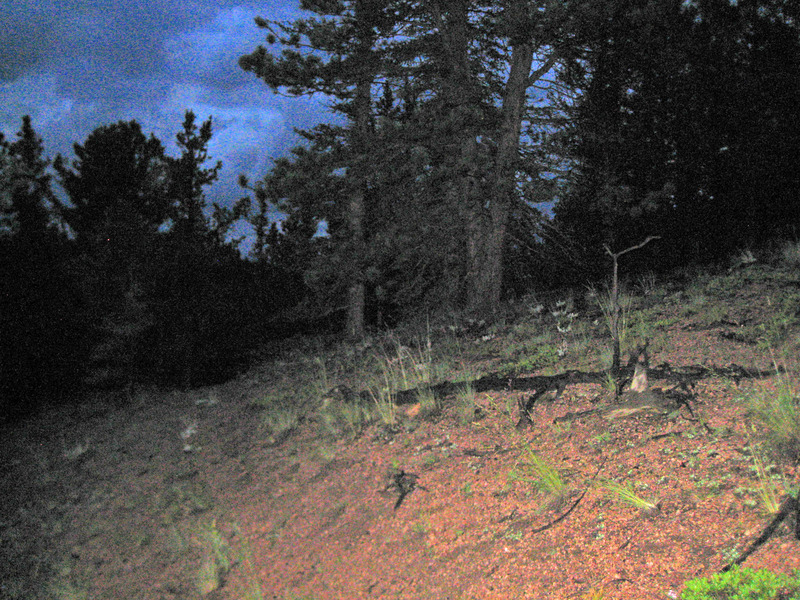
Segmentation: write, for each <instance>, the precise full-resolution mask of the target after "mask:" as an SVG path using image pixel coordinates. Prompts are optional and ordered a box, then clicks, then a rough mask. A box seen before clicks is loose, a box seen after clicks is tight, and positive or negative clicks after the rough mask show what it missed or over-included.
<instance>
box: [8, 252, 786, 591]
mask: <svg viewBox="0 0 800 600" xmlns="http://www.w3.org/2000/svg"><path fill="white" fill-rule="evenodd" d="M602 294H603V292H602V291H595V292H591V291H588V290H573V291H572V292H571V293H564V294H561V295H558V294H554V295H553V296H552V297H547V298H544V297H543V298H533V297H532V298H529V299H526V300H525V301H523V302H518V303H517V304H516V305H514V306H509V307H507V308H506V309H505V310H506V312H505V316H504V318H502V319H500V320H499V321H498V322H497V323H495V324H493V325H491V326H487V325H485V324H483V323H480V322H469V321H463V320H458V319H456V318H453V319H452V321H451V322H448V321H440V322H437V323H430V322H425V323H422V324H421V325H418V326H417V327H411V326H409V327H407V328H405V329H403V330H398V331H395V332H392V333H391V334H390V335H382V336H379V337H376V338H374V339H372V340H370V341H369V342H367V343H365V344H362V345H361V346H358V347H347V346H343V345H337V344H334V343H331V342H329V341H324V340H314V341H309V340H302V341H298V342H296V343H293V344H292V345H291V348H289V347H287V349H286V351H285V352H284V354H283V356H282V357H281V359H280V360H278V361H274V362H271V363H264V364H263V365H261V366H259V367H258V368H254V369H252V370H251V371H250V372H248V373H247V374H245V375H242V376H241V377H240V378H238V379H237V380H235V381H232V382H230V383H229V384H227V385H224V386H219V387H217V388H214V389H204V390H194V391H192V392H187V393H171V394H158V393H155V392H153V393H150V394H145V393H142V394H140V395H139V396H138V397H137V398H136V400H135V402H134V403H133V404H131V405H128V406H113V405H103V404H102V403H97V402H95V403H92V404H86V405H84V406H82V407H78V408H73V409H62V410H56V409H53V410H50V411H48V412H47V413H46V414H45V415H43V416H42V417H40V418H37V419H35V420H31V421H29V422H26V423H23V424H18V425H17V426H15V427H13V428H9V429H8V430H7V431H3V432H2V435H3V440H4V442H3V450H2V463H0V467H1V469H2V470H0V476H1V477H2V481H0V485H2V494H3V503H2V507H1V508H0V528H1V529H2V540H0V564H2V566H0V576H1V579H0V598H3V599H6V598H8V599H22V598H42V599H45V598H47V599H51V598H52V599H79V598H86V599H96V598H97V599H105V598H108V599H111V598H137V599H147V600H149V599H153V600H167V599H179V598H180V599H184V598H203V597H205V598H218V599H231V600H233V599H237V600H238V599H253V600H255V599H262V598H276V599H281V600H284V599H290V598H293V599H300V598H308V599H312V598H313V599H328V598H348V599H349V598H399V599H406V598H408V599H420V600H422V599H426V600H427V599H433V600H436V599H461V598H463V599H472V598H474V599H480V600H483V599H493V598H497V599H505V598H535V599H549V598H553V599H560V598H608V599H611V598H619V599H639V598H679V597H680V594H681V592H682V590H683V589H684V586H685V585H686V582H687V581H689V580H692V579H694V578H697V577H704V576H710V575H712V574H714V573H716V572H718V571H719V570H720V569H721V568H722V567H724V566H725V565H727V564H730V563H731V562H733V561H735V560H736V559H737V557H740V556H742V554H743V553H744V552H745V551H746V550H747V549H748V548H749V546H750V544H751V542H752V541H753V540H754V539H756V538H757V537H758V536H759V534H760V533H761V531H762V530H763V528H764V527H765V526H766V525H767V524H768V523H769V522H770V520H771V518H772V516H773V515H774V513H775V511H776V510H778V507H779V505H780V503H781V500H782V499H783V498H785V497H786V495H787V494H789V493H791V494H796V493H797V490H798V484H799V483H800V475H799V474H798V470H797V459H798V456H799V455H798V450H800V442H798V436H800V422H799V421H797V420H796V419H797V414H798V412H797V410H798V403H797V387H796V386H797V382H798V381H799V380H800V378H798V364H797V351H798V339H800V338H798V322H797V318H798V311H800V300H798V299H799V298H800V276H798V275H797V274H796V273H795V272H794V271H792V270H791V269H779V268H771V267H766V266H759V265H750V266H746V267H743V268H737V269H734V270H732V271H731V272H729V273H724V274H722V275H718V276H714V277H712V276H710V275H709V276H705V277H694V278H693V279H692V283H691V284H690V285H688V286H684V287H682V288H680V289H678V288H676V287H675V286H667V285H663V284H660V283H659V282H658V281H656V280H655V279H654V278H649V277H643V278H640V280H639V281H637V282H633V283H632V284H631V285H630V286H629V287H628V289H627V291H626V293H625V297H624V298H625V305H624V306H623V309H624V310H623V316H624V331H623V333H624V337H622V338H621V343H622V351H623V358H626V357H627V356H628V354H629V353H630V352H631V351H632V350H633V349H634V348H635V347H637V345H639V344H641V343H643V342H644V341H645V340H649V355H650V363H651V365H653V366H656V365H669V366H670V367H672V368H678V367H684V366H689V365H702V366H704V367H705V368H706V369H707V370H708V369H711V370H712V372H711V374H710V375H708V376H705V377H703V378H702V379H700V380H698V381H697V382H696V385H695V386H694V389H693V400H692V408H693V410H694V412H695V418H694V419H693V418H692V417H691V415H690V414H689V413H688V411H687V410H686V409H682V410H680V411H676V412H674V413H671V414H666V415H665V414H661V413H648V412H645V413H637V414H635V415H633V416H629V417H625V418H619V419H608V418H605V417H604V416H603V415H601V414H593V415H588V416H586V417H584V418H578V419H573V420H569V421H560V422H555V420H556V419H557V418H559V417H563V416H564V415H565V414H567V413H576V412H579V411H581V410H586V409H590V408H592V407H594V406H596V405H597V404H596V401H597V400H598V398H600V399H601V400H608V399H609V398H610V396H611V395H612V393H611V391H610V389H611V388H612V387H613V386H612V385H610V384H609V383H608V382H604V381H603V380H602V379H598V380H597V381H591V382H582V383H570V384H569V385H567V386H566V388H565V389H564V391H563V393H562V394H561V395H560V396H559V397H558V398H554V397H552V395H550V397H548V398H546V399H543V400H542V401H539V402H537V403H536V404H535V405H534V407H533V408H532V410H531V414H530V416H531V421H532V426H531V427H527V428H523V429H517V428H516V427H515V425H516V424H517V421H518V418H519V411H518V405H519V402H520V400H523V401H524V400H525V398H526V397H528V396H530V394H531V391H530V390H519V389H513V386H512V389H502V388H500V389H491V390H489V391H481V392H478V391H476V389H477V388H476V386H475V385H474V384H469V383H468V382H471V381H472V382H474V381H475V380H477V379H479V378H480V377H481V376H483V375H486V374H489V373H495V374H499V375H502V377H505V378H507V379H513V378H523V379H524V378H526V377H529V376H534V375H541V374H557V373H563V372H565V371H568V370H578V371H581V372H590V371H591V372H600V371H602V370H603V369H607V368H608V367H609V366H610V360H611V359H610V353H609V334H608V328H607V325H606V323H605V322H604V317H603V310H602V308H601V307H602V301H600V302H598V295H602ZM730 365H738V366H740V367H743V368H744V369H746V370H747V371H750V372H756V371H758V372H763V373H766V374H768V375H766V376H763V377H749V376H746V373H745V374H744V375H743V376H737V375H736V373H737V372H738V371H736V370H731V369H727V368H726V367H729V366H730ZM776 365H778V366H780V367H781V368H783V369H785V372H783V373H777V372H776V370H775V366H776ZM713 368H719V369H720V370H719V374H718V375H715V374H714V373H713ZM659 372H666V371H665V370H664V369H660V371H659ZM443 381H453V382H463V387H458V388H457V391H455V392H454V393H452V394H449V395H446V396H444V397H439V396H437V395H436V394H434V393H433V392H432V391H431V390H433V389H435V386H436V384H439V383H441V382H443ZM651 384H652V385H654V386H655V387H657V388H658V387H670V386H672V385H673V384H674V382H668V381H658V380H655V381H651ZM404 390H410V392H409V394H408V395H407V396H405V397H404V402H403V403H402V404H400V405H395V404H394V403H392V401H391V400H392V398H396V397H397V394H398V393H401V392H402V391H404ZM401 472H402V473H405V474H407V475H409V476H410V475H413V476H414V477H413V479H404V480H402V481H405V482H409V481H410V482H411V483H409V484H408V486H407V487H404V485H398V484H397V482H398V481H401V480H399V479H397V475H398V473H401ZM393 482H394V485H393ZM401 491H402V492H403V493H405V494H406V497H405V498H404V500H403V502H402V504H401V505H400V506H399V507H398V508H397V510H394V506H395V504H396V503H397V500H398V494H399V493H401ZM794 525H795V523H794V520H793V519H787V520H786V521H785V522H783V523H781V525H780V526H779V527H778V529H777V530H776V532H775V533H774V535H772V536H771V537H770V539H769V540H768V541H767V542H766V543H765V544H764V545H763V546H761V547H760V548H759V549H758V550H756V551H755V552H754V553H753V554H752V555H751V556H749V557H748V558H747V560H746V561H745V562H744V565H743V566H744V567H747V568H752V569H761V568H766V569H769V570H771V571H773V572H776V573H780V574H783V575H785V576H790V575H791V574H792V572H793V570H794V569H800V551H799V550H800V542H799V541H798V540H797V539H796V537H795V536H794V531H793V530H794ZM781 582H783V580H781ZM787 585H788V584H787ZM701 587H702V586H697V589H700V588H701ZM692 593H695V592H692ZM698 593H699V592H698ZM692 597H693V598H699V597H701V596H692ZM713 597H714V598H717V597H727V596H713ZM786 597H789V596H786ZM791 597H794V596H791Z"/></svg>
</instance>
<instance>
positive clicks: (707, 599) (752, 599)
mask: <svg viewBox="0 0 800 600" xmlns="http://www.w3.org/2000/svg"><path fill="white" fill-rule="evenodd" d="M681 598H682V600H800V571H797V572H795V574H794V575H793V576H790V575H782V574H780V573H773V572H772V571H768V570H767V569H761V570H759V571H754V570H752V569H740V568H739V567H734V568H733V569H731V570H730V571H728V572H727V573H718V574H716V575H712V576H711V577H700V578H697V579H692V580H691V581H689V582H688V583H687V584H686V587H685V588H684V590H683V593H682V594H681Z"/></svg>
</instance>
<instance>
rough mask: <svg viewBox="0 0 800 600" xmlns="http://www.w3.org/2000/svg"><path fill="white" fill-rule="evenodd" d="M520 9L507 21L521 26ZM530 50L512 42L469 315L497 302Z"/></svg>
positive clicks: (528, 43)
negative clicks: (488, 202) (488, 200)
mask: <svg viewBox="0 0 800 600" xmlns="http://www.w3.org/2000/svg"><path fill="white" fill-rule="evenodd" d="M524 8H525V7H524V3H523V2H521V1H520V0H517V1H516V2H513V3H512V4H511V6H509V7H508V8H507V9H506V10H508V11H511V15H510V16H509V18H508V22H510V23H524V20H525V16H524ZM533 51H534V44H533V41H532V40H530V39H527V38H520V40H519V41H517V42H515V43H513V50H512V53H511V65H510V71H509V76H508V80H507V81H506V88H505V93H504V94H503V107H502V121H501V125H500V135H499V137H498V140H497V157H496V162H495V167H494V172H493V174H492V180H491V185H490V193H491V199H490V204H489V218H488V219H487V220H486V222H485V223H482V224H483V226H484V228H485V231H484V232H483V233H482V235H481V241H482V243H483V246H484V247H483V249H482V251H481V252H480V253H479V254H478V259H479V261H480V262H479V263H478V264H477V265H475V270H474V271H475V280H474V282H473V285H471V286H470V292H471V295H470V296H469V306H470V309H471V311H472V312H475V313H478V314H488V313H491V312H492V311H494V310H495V308H496V307H497V306H499V303H500V294H501V292H502V288H503V247H504V245H505V240H506V229H507V227H508V218H509V215H510V212H511V207H512V203H513V199H514V188H515V185H516V162H517V157H518V154H519V139H520V130H521V128H522V119H523V116H524V113H525V105H526V94H527V90H528V87H529V86H530V84H531V73H530V70H531V64H532V63H533ZM550 66H552V63H551V64H550ZM550 66H548V67H547V70H549V68H550ZM545 72H546V71H545ZM540 76H541V75H540Z"/></svg>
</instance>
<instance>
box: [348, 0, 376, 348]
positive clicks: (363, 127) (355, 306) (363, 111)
mask: <svg viewBox="0 0 800 600" xmlns="http://www.w3.org/2000/svg"><path fill="white" fill-rule="evenodd" d="M365 2H366V0H359V1H357V2H356V6H355V18H356V27H357V28H358V33H357V35H358V42H359V45H358V49H357V50H356V53H357V54H358V60H359V61H363V63H364V64H369V61H370V60H371V51H372V45H373V43H374V41H375V40H374V33H373V30H372V28H370V27H368V26H367V23H365V21H366V18H365V14H364V13H365V11H366V10H367V7H365ZM371 87H372V77H370V76H369V75H368V74H367V71H366V70H362V71H361V76H360V78H359V80H358V81H357V83H356V90H355V96H354V98H353V108H354V111H353V113H354V117H353V118H354V128H353V138H352V144H353V151H354V155H355V161H354V164H353V167H352V168H351V170H350V175H351V181H352V190H351V192H350V200H349V202H348V205H347V226H348V230H349V231H348V233H349V235H350V248H351V252H352V260H353V264H354V265H356V266H355V267H354V269H353V273H352V275H351V277H352V279H351V281H350V285H349V286H348V289H347V336H348V337H349V338H350V339H353V340H359V339H361V338H363V337H364V333H365V331H364V309H365V304H366V302H365V286H364V273H363V268H362V266H361V260H362V258H363V256H364V202H365V196H366V190H367V186H368V175H367V173H368V169H367V166H366V162H367V144H368V139H369V135H370V120H371V116H372V113H371V111H372V105H371V101H370V99H371Z"/></svg>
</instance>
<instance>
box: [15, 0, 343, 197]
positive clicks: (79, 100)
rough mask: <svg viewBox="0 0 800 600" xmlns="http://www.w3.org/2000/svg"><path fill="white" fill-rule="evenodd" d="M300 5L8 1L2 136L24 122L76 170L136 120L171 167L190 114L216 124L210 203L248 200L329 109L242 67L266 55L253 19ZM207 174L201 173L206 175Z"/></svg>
mask: <svg viewBox="0 0 800 600" xmlns="http://www.w3.org/2000/svg"><path fill="white" fill-rule="evenodd" d="M298 5H299V2H298V0H267V1H266V2H262V3H255V4H241V3H238V2H230V1H226V0H222V1H219V0H214V1H212V0H190V1H187V0H55V1H53V0H15V1H13V2H2V3H0V23H2V27H0V131H2V132H3V134H4V135H5V137H6V139H7V140H10V141H13V140H14V139H16V132H17V131H19V129H20V126H21V122H22V121H21V118H22V116H23V115H25V114H29V115H31V117H32V119H33V126H34V128H35V129H36V131H37V133H38V134H39V135H40V136H41V137H42V138H43V139H44V144H45V154H46V155H47V156H48V157H50V158H51V159H52V158H55V155H56V154H57V153H61V154H63V155H64V156H65V158H68V159H69V160H72V159H73V158H74V154H73V151H72V144H73V143H75V142H78V143H83V142H84V141H85V140H86V137H87V136H88V135H89V134H90V133H91V132H92V131H93V130H94V129H95V128H97V127H98V126H101V125H108V124H111V123H115V122H117V121H120V120H124V121H128V120H130V119H136V120H137V121H138V122H139V123H140V124H141V125H142V129H143V131H144V132H145V134H147V135H149V134H150V133H154V134H155V135H156V136H157V137H158V138H159V139H160V140H161V141H162V143H163V144H164V145H165V147H166V148H167V152H168V153H169V154H171V155H173V156H177V155H178V152H177V148H176V146H175V142H174V140H175V135H176V134H177V133H178V132H179V131H180V130H181V124H182V122H183V114H184V111H185V110H186V109H191V110H193V111H194V113H195V114H196V115H197V118H198V124H199V122H200V121H203V120H205V119H207V118H208V117H209V116H211V117H213V119H214V137H213V139H212V140H211V144H210V147H209V150H210V155H211V157H212V159H213V160H215V161H216V160H221V161H223V170H222V172H221V175H220V179H219V181H218V182H217V183H216V184H214V185H213V186H212V187H211V188H209V189H208V190H207V194H206V195H207V198H208V200H209V201H216V202H219V203H221V204H223V205H231V204H232V203H233V202H234V201H235V200H236V199H238V198H239V197H241V196H242V195H243V194H244V191H243V190H242V189H241V188H240V187H239V186H238V184H237V179H238V176H239V174H240V173H244V174H246V175H248V177H249V178H250V180H251V181H252V180H255V179H257V178H259V177H261V176H262V175H263V174H264V173H265V172H266V171H267V170H268V169H269V167H270V165H271V159H272V158H274V157H277V156H281V155H285V154H286V153H287V151H288V150H289V149H290V148H291V147H293V146H294V145H296V144H297V143H298V142H299V138H298V137H297V136H296V135H295V134H294V132H293V130H292V129H293V127H301V128H306V127H310V126H312V125H313V124H315V123H317V122H319V121H321V120H327V118H328V117H327V115H326V109H325V108H324V105H325V99H324V98H319V99H313V100H312V99H306V98H303V99H292V98H285V97H281V96H277V95H275V94H273V93H272V92H271V91H270V90H269V88H267V86H266V85H265V84H264V83H263V82H261V81H260V80H258V79H256V77H255V76H254V75H252V74H249V73H245V72H244V71H242V70H241V69H240V68H239V66H238V64H237V60H238V59H239V57H240V56H241V55H243V54H247V53H249V52H251V51H252V50H254V49H255V48H256V46H257V45H258V44H260V43H265V41H264V40H265V34H264V32H263V31H262V30H259V29H258V28H257V27H256V26H255V24H254V22H253V19H254V17H255V16H257V15H258V16H261V17H264V18H266V19H279V20H294V19H295V18H298V17H300V16H302V15H303V13H302V12H301V11H300V10H299V9H298V8H297V7H298ZM211 164H213V163H211V162H209V163H208V166H211Z"/></svg>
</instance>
